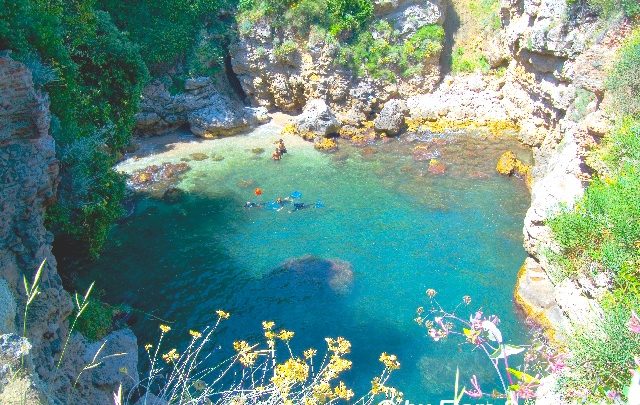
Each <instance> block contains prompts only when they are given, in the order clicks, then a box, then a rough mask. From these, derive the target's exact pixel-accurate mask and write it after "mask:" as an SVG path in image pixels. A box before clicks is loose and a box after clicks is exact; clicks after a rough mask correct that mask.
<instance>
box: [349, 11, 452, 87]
mask: <svg viewBox="0 0 640 405" xmlns="http://www.w3.org/2000/svg"><path fill="white" fill-rule="evenodd" d="M443 41H444V29H443V28H442V27H441V26H439V25H436V24H432V25H426V26H424V27H422V28H420V29H419V30H418V31H416V32H415V33H414V34H413V35H412V36H411V37H409V38H408V39H407V40H406V41H404V43H403V40H402V38H401V37H400V33H399V32H398V31H395V30H394V29H393V28H392V27H391V25H390V24H389V23H388V22H386V21H380V22H378V23H377V24H376V25H375V26H373V27H372V30H367V31H363V32H361V33H360V34H359V35H358V36H357V37H356V38H355V40H354V41H353V42H352V43H351V44H349V45H347V46H344V47H343V48H342V49H341V52H340V57H339V61H340V62H341V63H343V64H346V65H347V66H349V67H351V68H352V69H353V71H354V72H355V73H356V74H357V75H359V76H362V75H364V74H369V75H371V76H372V77H374V78H380V79H385V80H388V81H395V80H396V76H395V73H394V71H396V70H397V69H398V68H399V70H400V74H402V75H403V76H414V75H416V74H419V73H420V72H421V71H422V68H423V67H424V66H425V63H426V62H427V61H428V58H430V57H432V56H434V55H436V54H437V53H438V52H440V50H441V49H442V43H443Z"/></svg>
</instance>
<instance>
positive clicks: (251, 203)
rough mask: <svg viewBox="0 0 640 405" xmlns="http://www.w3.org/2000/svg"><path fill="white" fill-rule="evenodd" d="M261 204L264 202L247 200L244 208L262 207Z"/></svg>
mask: <svg viewBox="0 0 640 405" xmlns="http://www.w3.org/2000/svg"><path fill="white" fill-rule="evenodd" d="M261 206H262V204H260V203H255V202H253V201H247V202H246V203H245V204H244V208H259V207H261Z"/></svg>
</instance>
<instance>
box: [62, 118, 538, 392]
mask: <svg viewBox="0 0 640 405" xmlns="http://www.w3.org/2000/svg"><path fill="white" fill-rule="evenodd" d="M280 130H281V127H280V126H279V125H278V124H277V123H270V124H267V125H263V126H262V127H259V128H258V129H256V130H254V131H252V132H251V133H249V134H246V135H239V136H235V137H231V138H225V139H219V140H206V141H203V140H199V141H195V140H193V138H191V137H189V136H187V135H186V134H183V135H179V134H178V135H175V134H174V135H171V136H165V137H159V138H153V139H152V140H149V141H147V142H145V143H144V145H143V147H142V148H141V149H140V150H139V151H138V152H136V155H137V157H131V158H129V159H127V160H125V161H124V162H123V163H121V164H120V165H119V166H118V167H117V169H118V170H121V171H124V172H128V173H131V172H134V171H135V170H138V169H141V168H144V167H146V166H149V165H151V164H160V163H165V162H173V163H178V162H181V159H191V157H190V156H191V154H193V153H205V154H207V155H208V156H212V155H215V156H218V157H224V160H220V158H217V159H211V158H208V159H205V160H201V161H196V160H191V161H189V162H188V164H189V165H190V166H191V170H190V171H188V172H187V173H186V174H185V175H184V176H183V177H182V178H181V180H180V181H179V182H178V183H177V185H176V186H177V187H179V188H181V189H183V190H185V191H186V192H187V193H186V195H185V196H184V198H182V199H181V200H180V201H179V202H178V203H173V204H169V203H167V202H165V201H162V199H160V198H158V197H157V196H155V195H153V194H150V195H140V196H139V198H138V199H137V203H136V206H135V210H134V213H133V215H132V216H131V217H130V218H128V219H127V220H125V221H123V222H122V223H120V224H118V225H117V226H116V227H115V228H114V229H113V231H112V233H111V235H110V238H109V242H108V244H107V246H106V248H105V250H104V253H103V254H102V256H101V257H100V259H99V260H98V261H97V262H92V263H88V262H80V263H78V262H74V263H72V262H71V260H70V259H66V260H65V259H63V260H62V263H61V267H64V270H65V272H66V273H67V277H72V278H73V279H74V285H75V287H76V288H78V289H79V290H81V289H82V288H83V287H85V286H86V285H88V284H89V283H90V282H91V281H94V280H95V281H96V286H97V289H98V290H102V291H103V292H104V295H103V299H104V300H105V301H106V302H109V303H112V304H118V303H126V304H128V305H130V306H131V307H133V308H134V309H136V310H137V311H140V312H136V313H137V314H138V316H137V322H136V323H135V324H134V325H133V329H134V331H135V332H136V335H137V336H138V343H139V345H140V346H142V345H144V344H145V343H147V342H150V343H155V342H156V340H157V336H158V324H159V323H160V321H158V320H157V319H153V318H151V317H149V316H145V315H140V313H147V314H153V316H155V317H157V318H160V319H164V320H166V321H167V322H171V323H170V325H171V327H172V329H173V330H172V332H171V334H169V336H168V343H166V345H165V346H164V347H166V348H169V347H177V348H178V349H180V347H181V345H182V346H184V345H185V344H186V343H187V342H188V340H189V335H188V333H187V332H188V330H189V329H199V330H201V329H203V328H204V327H205V326H206V325H210V324H212V323H214V322H215V320H216V315H215V310H217V309H224V310H225V311H228V312H230V313H231V318H230V319H229V320H228V321H225V322H224V323H223V324H222V325H221V327H220V329H219V333H218V334H217V338H216V339H217V340H216V343H217V344H219V346H220V347H221V349H220V352H221V353H226V354H230V353H231V346H232V342H233V341H234V340H240V339H245V340H248V341H249V342H262V341H263V337H262V330H261V322H262V321H263V320H272V321H275V322H276V325H277V327H278V328H286V329H288V330H293V331H295V333H296V335H295V337H294V338H293V340H292V347H293V348H294V349H295V350H298V351H300V352H299V353H300V354H301V351H302V350H304V349H306V348H309V347H314V348H316V349H318V351H319V352H323V351H324V349H325V347H326V346H325V342H324V338H325V337H337V336H343V337H345V338H347V339H349V340H350V341H351V342H352V345H353V346H352V353H351V355H350V356H349V358H350V359H351V360H352V361H353V368H352V370H351V371H350V372H348V374H347V375H346V377H345V380H346V382H347V383H348V384H349V385H350V386H352V387H353V388H354V389H355V390H356V394H357V396H358V394H363V393H365V392H366V391H367V390H368V389H369V387H370V380H371V378H372V377H374V376H375V375H377V374H378V373H379V371H380V370H381V367H382V366H381V364H380V363H379V362H378V357H379V356H380V354H381V353H382V352H388V353H393V354H396V355H397V356H398V357H399V360H400V362H401V364H402V366H401V369H400V370H398V371H397V372H396V373H395V374H394V376H393V377H392V379H391V380H390V384H391V385H393V386H396V387H397V388H398V389H400V390H401V391H403V392H404V393H405V397H406V398H407V399H409V400H410V401H411V402H413V403H423V404H424V403H439V401H440V400H441V399H450V398H451V392H452V390H453V383H454V378H455V372H456V367H460V370H461V376H462V378H463V379H464V380H463V382H466V381H467V379H468V378H469V377H470V376H471V375H472V374H476V375H477V376H478V379H479V380H480V381H481V382H482V383H483V385H484V386H486V387H487V388H488V387H490V386H491V385H492V383H494V380H495V376H494V375H493V372H492V368H491V366H490V364H489V362H488V361H487V360H486V358H485V357H484V355H483V354H481V353H475V352H471V351H470V348H469V347H465V348H462V347H460V346H459V345H458V343H460V341H459V340H458V339H452V340H451V341H447V342H438V343H436V342H433V341H432V340H431V339H429V338H428V337H427V336H426V330H425V329H424V328H420V327H419V326H418V325H417V324H416V323H415V322H414V321H413V318H414V316H415V309H416V308H417V307H418V306H421V305H425V304H426V303H427V297H426V295H425V290H426V289H427V288H434V289H436V290H437V291H438V298H439V301H440V303H441V304H442V305H443V306H444V307H447V308H453V307H455V306H456V305H458V304H459V303H460V302H461V299H462V297H463V296H464V295H470V296H471V297H472V303H471V305H470V306H469V310H472V309H473V310H475V309H477V308H480V307H481V308H483V309H484V310H485V312H486V313H493V314H497V315H499V316H500V318H501V320H502V323H501V329H502V332H503V334H504V335H505V337H506V338H507V340H509V341H512V342H514V343H525V341H526V331H525V329H526V328H525V327H524V325H523V323H522V322H521V320H520V319H519V318H518V316H517V312H516V309H515V307H514V305H513V300H512V294H513V288H514V285H515V280H516V274H517V270H518V268H519V266H520V265H521V263H522V261H523V260H524V258H525V252H524V250H523V248H522V220H523V218H524V215H525V212H526V209H527V208H528V206H529V196H528V193H527V191H526V188H525V186H524V184H523V182H522V181H520V180H518V179H515V178H506V177H501V176H499V175H497V174H496V173H495V162H496V161H497V159H498V156H499V155H500V154H501V153H502V152H504V151H505V150H514V151H516V153H517V154H518V155H519V156H520V157H521V158H523V159H525V160H530V156H529V154H528V152H527V151H526V150H525V149H524V148H522V147H520V146H519V144H518V142H517V141H515V140H509V139H504V138H502V139H493V138H491V137H487V136H483V135H480V134H477V133H474V132H463V133H455V134H447V135H441V137H442V139H444V140H445V141H443V142H442V145H441V146H440V147H439V148H438V152H439V157H438V159H439V160H440V161H441V162H443V163H444V164H445V165H446V167H447V170H446V172H445V173H444V174H442V175H435V174H432V173H429V171H428V161H416V160H415V159H414V156H413V154H412V152H413V149H414V147H415V146H416V145H419V144H420V143H422V142H425V141H429V140H430V138H431V137H429V136H424V137H422V138H420V137H417V138H416V137H409V136H408V135H404V136H401V137H400V138H399V139H397V140H396V139H394V140H391V141H389V142H380V143H378V144H376V145H371V146H368V147H365V148H358V147H355V146H351V145H346V142H342V143H341V144H340V150H339V151H338V152H336V153H333V154H326V153H321V152H318V151H316V150H314V149H313V146H312V144H310V143H306V142H305V141H303V140H301V139H299V138H296V137H287V138H285V143H286V144H287V147H288V150H289V153H287V154H286V155H285V156H284V158H283V160H282V161H280V162H273V161H272V160H271V159H270V154H271V153H270V152H271V149H272V147H273V142H274V141H275V140H277V139H278V138H279V137H280V135H279V133H280ZM255 148H264V149H266V151H265V152H264V153H256V152H259V151H257V150H254V149H255ZM256 187H260V188H261V189H262V190H263V195H262V196H260V197H256V196H254V189H255V188H256ZM293 191H298V192H300V193H301V194H302V197H301V199H300V201H304V202H306V203H310V204H314V203H315V202H316V201H318V200H320V201H322V203H323V206H324V207H323V208H309V209H304V210H301V211H295V212H289V211H290V209H291V207H290V206H287V207H285V208H284V209H283V210H281V211H273V210H268V209H258V208H254V209H246V208H243V205H244V203H245V202H246V201H250V200H251V201H264V202H266V201H270V200H274V199H275V198H276V197H284V196H288V195H290V194H291V193H292V192H293ZM296 258H303V259H302V260H298V261H292V260H294V259H296ZM334 259H335V260H337V262H336V263H337V265H336V266H334V267H336V268H337V269H338V270H335V269H331V265H330V262H329V260H334ZM71 269H72V270H71ZM72 271H73V274H70V273H71V272H72ZM463 313H464V312H463ZM222 357H224V356H222ZM214 358H215V356H214ZM143 359H144V356H142V355H141V362H144V360H143ZM212 361H214V360H212ZM142 364H144V363H142ZM484 386H483V388H485V387H484Z"/></svg>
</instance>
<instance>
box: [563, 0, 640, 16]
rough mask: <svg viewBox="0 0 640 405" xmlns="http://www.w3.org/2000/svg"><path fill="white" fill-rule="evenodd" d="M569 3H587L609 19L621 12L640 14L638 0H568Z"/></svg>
mask: <svg viewBox="0 0 640 405" xmlns="http://www.w3.org/2000/svg"><path fill="white" fill-rule="evenodd" d="M567 4H568V5H570V6H571V5H575V4H583V5H587V6H588V7H589V8H591V9H592V10H593V11H595V12H596V13H598V14H599V15H600V16H601V17H603V18H605V19H609V18H612V17H615V16H616V15H620V13H621V12H624V14H625V15H626V16H627V17H630V18H636V17H638V16H640V3H638V0H567Z"/></svg>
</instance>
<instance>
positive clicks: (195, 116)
mask: <svg viewBox="0 0 640 405" xmlns="http://www.w3.org/2000/svg"><path fill="white" fill-rule="evenodd" d="M135 119H136V131H137V132H138V133H140V134H147V135H148V134H161V133H164V132H167V131H171V130H174V129H176V128H179V127H181V126H189V128H190V130H191V132H193V133H194V134H195V135H197V136H201V137H205V138H209V137H217V136H224V135H233V134H234V133H237V132H240V131H243V130H247V129H249V128H251V127H253V126H255V125H258V124H263V123H265V122H268V121H269V116H268V114H267V111H266V109H264V108H250V107H246V106H244V105H243V104H242V103H241V102H240V100H238V99H237V97H235V96H233V95H232V94H227V93H225V92H223V91H221V90H219V89H218V88H217V87H216V86H215V85H214V84H213V82H212V81H211V79H209V78H206V77H200V78H195V79H189V80H187V81H186V82H185V92H184V93H181V94H178V95H171V94H170V93H169V91H168V90H167V89H166V88H165V86H164V84H162V83H161V82H160V81H155V82H153V83H151V84H150V85H148V86H147V87H146V88H145V89H144V91H143V99H142V102H141V104H140V112H139V113H138V114H136V116H135Z"/></svg>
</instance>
